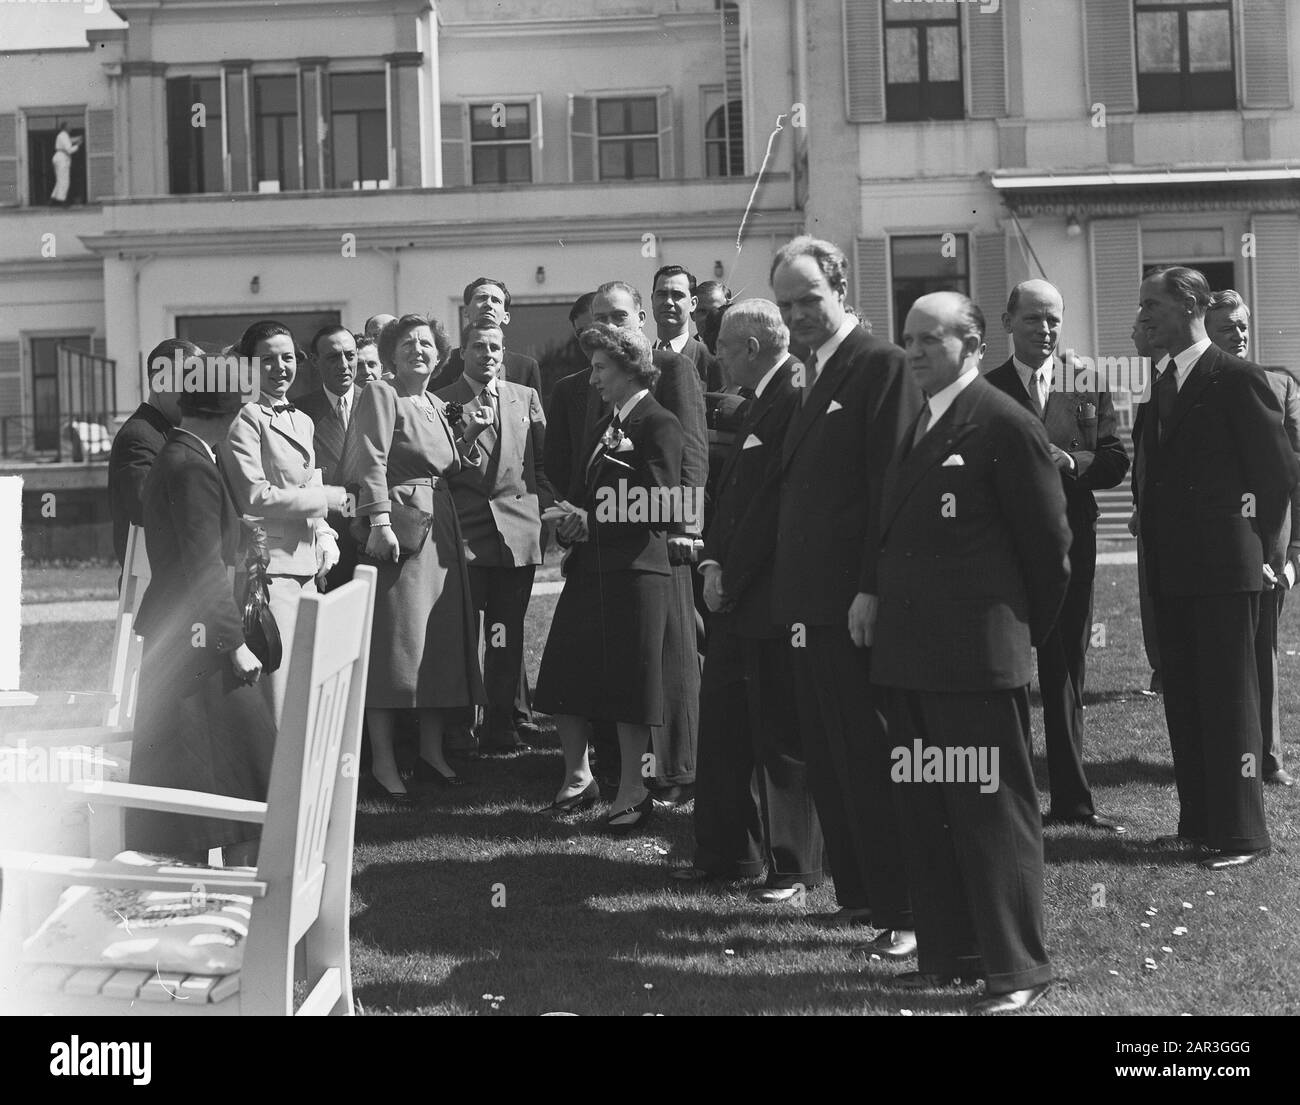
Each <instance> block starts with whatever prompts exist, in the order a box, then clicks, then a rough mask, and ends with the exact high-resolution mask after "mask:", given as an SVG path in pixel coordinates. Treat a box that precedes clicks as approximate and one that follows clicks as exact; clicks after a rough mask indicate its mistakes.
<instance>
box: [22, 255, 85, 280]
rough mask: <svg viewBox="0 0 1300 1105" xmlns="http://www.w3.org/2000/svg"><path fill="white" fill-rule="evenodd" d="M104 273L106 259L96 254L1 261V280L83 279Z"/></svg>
mask: <svg viewBox="0 0 1300 1105" xmlns="http://www.w3.org/2000/svg"><path fill="white" fill-rule="evenodd" d="M103 271H104V259H103V257H100V256H98V255H96V254H93V253H92V254H90V255H89V256H85V257H67V258H50V259H49V260H38V259H32V258H23V259H21V260H13V261H6V260H0V279H15V280H17V279H23V280H30V279H41V280H48V279H49V278H51V277H54V278H55V279H66V280H71V279H83V278H85V277H87V276H98V275H100V274H101V273H102V272H103Z"/></svg>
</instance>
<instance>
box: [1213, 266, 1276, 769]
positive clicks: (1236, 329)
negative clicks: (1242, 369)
mask: <svg viewBox="0 0 1300 1105" xmlns="http://www.w3.org/2000/svg"><path fill="white" fill-rule="evenodd" d="M1205 332H1206V334H1207V335H1208V336H1209V338H1210V340H1211V341H1212V342H1214V344H1215V345H1217V346H1218V347H1219V348H1220V349H1222V350H1224V351H1225V352H1227V353H1231V354H1232V355H1233V356H1234V357H1242V358H1244V357H1245V356H1246V354H1247V353H1248V352H1249V351H1250V308H1249V307H1247V306H1246V303H1245V301H1244V300H1243V299H1242V298H1241V296H1240V295H1238V294H1237V293H1236V292H1235V291H1233V290H1232V289H1231V288H1228V289H1226V290H1225V291H1221V292H1215V293H1214V295H1213V297H1212V298H1211V299H1210V306H1209V309H1208V310H1206V312H1205ZM1265 371H1266V372H1267V373H1268V384H1269V387H1271V388H1272V389H1273V394H1274V395H1276V396H1277V400H1278V402H1279V403H1281V404H1282V425H1283V426H1284V427H1285V429H1286V437H1287V441H1288V442H1290V444H1291V448H1292V450H1293V451H1294V452H1296V453H1297V454H1300V388H1298V387H1297V386H1296V382H1295V378H1294V377H1293V376H1292V375H1291V373H1289V372H1287V371H1286V370H1285V369H1281V368H1278V369H1274V368H1270V369H1265ZM1283 532H1284V533H1285V534H1287V536H1288V544H1287V550H1286V565H1285V567H1284V568H1283V569H1282V574H1281V576H1279V577H1278V581H1277V583H1276V584H1275V585H1274V586H1273V587H1271V588H1270V587H1266V588H1265V589H1264V592H1263V594H1261V595H1260V600H1259V629H1258V630H1257V631H1256V633H1255V667H1256V670H1257V671H1258V673H1259V725H1260V730H1261V732H1262V734H1263V737H1264V782H1266V783H1272V784H1273V785H1274V786H1283V787H1290V786H1294V785H1295V780H1294V779H1292V778H1291V773H1290V772H1289V771H1287V770H1286V768H1285V767H1284V766H1283V765H1282V711H1281V705H1282V704H1281V702H1280V701H1279V697H1278V692H1279V689H1280V688H1279V685H1278V678H1277V674H1278V673H1277V626H1278V622H1279V621H1280V620H1281V618H1282V605H1283V603H1284V602H1285V600H1286V593H1287V591H1289V590H1290V589H1291V588H1292V587H1294V586H1295V582H1296V572H1297V569H1300V483H1297V484H1296V486H1295V487H1293V488H1292V489H1291V505H1290V508H1289V509H1288V511H1287V519H1286V522H1285V523H1284V524H1283Z"/></svg>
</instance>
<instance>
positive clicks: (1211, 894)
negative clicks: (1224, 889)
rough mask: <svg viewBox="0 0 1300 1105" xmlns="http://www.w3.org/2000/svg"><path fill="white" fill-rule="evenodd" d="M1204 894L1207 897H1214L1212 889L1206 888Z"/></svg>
mask: <svg viewBox="0 0 1300 1105" xmlns="http://www.w3.org/2000/svg"><path fill="white" fill-rule="evenodd" d="M1205 896H1206V897H1207V898H1213V897H1214V891H1213V890H1207V891H1206V892H1205Z"/></svg>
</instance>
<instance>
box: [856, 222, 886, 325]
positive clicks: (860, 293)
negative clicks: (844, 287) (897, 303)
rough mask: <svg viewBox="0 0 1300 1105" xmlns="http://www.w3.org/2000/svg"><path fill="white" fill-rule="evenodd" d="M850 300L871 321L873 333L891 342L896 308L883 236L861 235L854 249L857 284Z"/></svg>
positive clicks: (863, 316)
mask: <svg viewBox="0 0 1300 1105" xmlns="http://www.w3.org/2000/svg"><path fill="white" fill-rule="evenodd" d="M849 292H850V295H849V302H850V303H856V304H857V308H858V317H859V318H862V319H865V320H866V321H867V322H869V323H871V332H872V333H873V334H875V335H876V337H878V338H884V339H885V340H886V341H890V340H892V339H891V334H890V330H891V327H892V324H893V314H894V312H893V310H892V309H891V308H890V295H889V243H888V242H887V241H886V240H885V239H884V238H883V237H881V238H859V239H857V241H856V242H855V243H854V249H853V287H852V288H850V289H849Z"/></svg>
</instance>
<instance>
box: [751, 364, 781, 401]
mask: <svg viewBox="0 0 1300 1105" xmlns="http://www.w3.org/2000/svg"><path fill="white" fill-rule="evenodd" d="M781 364H785V358H784V357H782V358H781ZM780 367H781V365H780V364H775V365H773V366H772V367H771V368H769V369H768V370H767V371H766V372H765V373H763V378H762V379H761V380H759V381H758V383H757V384H755V385H754V398H755V399H757V398H758V397H759V396H760V395H762V394H763V389H764V388H765V387H767V384H768V381H769V380H771V379H772V377H773V376H775V375H776V370H777V369H778V368H780Z"/></svg>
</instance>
